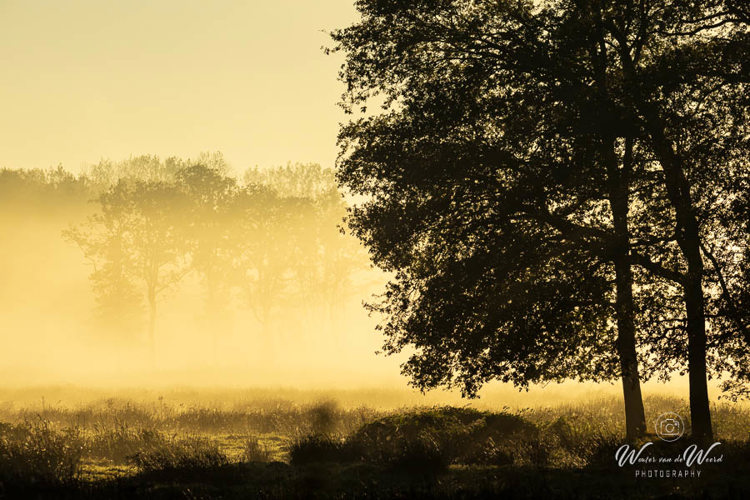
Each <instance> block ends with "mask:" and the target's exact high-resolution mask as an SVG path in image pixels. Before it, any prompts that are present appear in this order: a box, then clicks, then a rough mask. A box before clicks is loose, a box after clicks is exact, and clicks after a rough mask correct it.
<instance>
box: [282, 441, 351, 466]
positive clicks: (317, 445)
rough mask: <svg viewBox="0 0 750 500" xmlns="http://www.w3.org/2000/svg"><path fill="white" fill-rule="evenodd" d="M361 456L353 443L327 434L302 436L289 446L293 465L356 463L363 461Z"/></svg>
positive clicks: (290, 459)
mask: <svg viewBox="0 0 750 500" xmlns="http://www.w3.org/2000/svg"><path fill="white" fill-rule="evenodd" d="M361 455H362V454H361V452H360V450H359V449H358V448H357V447H355V446H354V445H353V444H352V443H349V442H347V441H346V440H342V439H338V438H335V437H333V436H329V435H325V434H310V435H307V436H302V437H300V438H297V439H295V440H294V441H293V442H292V444H291V445H290V446H289V461H290V462H291V463H292V464H293V465H302V464H309V463H321V462H354V461H357V460H359V459H361Z"/></svg>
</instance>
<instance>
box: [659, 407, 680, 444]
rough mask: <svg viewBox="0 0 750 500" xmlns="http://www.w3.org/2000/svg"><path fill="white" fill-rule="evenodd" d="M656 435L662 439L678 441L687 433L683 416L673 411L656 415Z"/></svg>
mask: <svg viewBox="0 0 750 500" xmlns="http://www.w3.org/2000/svg"><path fill="white" fill-rule="evenodd" d="M654 423H655V425H656V435H657V436H659V438H660V439H661V440H662V441H668V442H672V441H677V440H678V439H680V438H681V437H682V435H683V434H685V423H684V422H683V421H682V417H680V416H679V415H678V414H676V413H675V412H673V411H668V412H666V413H662V414H661V415H659V416H658V417H656V421H655V422H654Z"/></svg>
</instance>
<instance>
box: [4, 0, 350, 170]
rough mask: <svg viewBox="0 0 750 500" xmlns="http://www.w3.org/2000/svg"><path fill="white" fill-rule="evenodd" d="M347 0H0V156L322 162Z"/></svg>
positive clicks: (24, 161) (327, 152)
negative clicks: (335, 45)
mask: <svg viewBox="0 0 750 500" xmlns="http://www.w3.org/2000/svg"><path fill="white" fill-rule="evenodd" d="M352 4H353V0H264V1H251V0H246V1H241V0H210V1H209V0H204V1H193V0H149V1H145V0H119V1H113V0H66V1H59V0H51V1H41V0H0V66H1V67H2V70H1V71H0V167H12V168H15V167H22V168H30V167H42V168H46V167H49V166H53V165H56V164H57V163H58V162H62V163H63V165H64V166H65V167H66V168H68V169H71V170H74V171H77V170H78V169H79V168H80V167H81V166H82V165H83V164H86V163H94V162H96V161H98V160H99V159H100V158H111V159H121V158H124V157H127V156H129V155H131V154H145V153H150V154H157V155H159V156H169V155H177V156H183V157H189V156H194V155H197V153H199V152H200V151H209V150H210V151H215V150H221V151H222V152H223V153H224V155H225V157H226V158H227V160H228V161H229V162H230V163H231V164H232V166H233V167H235V168H236V169H238V170H244V169H245V168H246V167H248V166H254V165H260V166H269V165H277V164H284V163H286V162H287V161H303V162H308V161H311V162H319V163H321V164H324V165H326V166H330V165H332V163H333V161H334V159H335V157H336V151H337V150H336V146H335V140H336V133H337V129H338V122H339V121H342V120H344V119H345V117H344V115H343V112H342V111H341V110H340V109H339V108H338V107H337V106H336V102H337V101H338V97H339V95H340V93H341V90H342V85H341V84H340V83H339V82H338V81H337V79H336V76H337V70H338V67H339V65H340V64H341V58H340V57H334V56H325V55H324V54H323V52H322V51H321V46H322V45H329V44H330V43H329V41H328V40H329V39H328V36H327V35H326V34H325V33H324V32H323V31H324V30H331V29H334V28H337V27H343V26H345V25H348V24H350V23H351V22H352V21H354V20H355V19H356V12H355V10H354V8H353V5H352Z"/></svg>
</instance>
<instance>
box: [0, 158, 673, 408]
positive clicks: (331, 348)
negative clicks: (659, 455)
mask: <svg viewBox="0 0 750 500" xmlns="http://www.w3.org/2000/svg"><path fill="white" fill-rule="evenodd" d="M0 207H1V208H2V212H0V228H2V234H3V235H4V238H3V240H2V242H1V243H0V276H2V282H1V283H2V286H0V315H1V316H2V318H3V320H2V322H0V339H1V340H0V341H1V342H2V346H3V349H2V350H1V351H0V373H1V374H2V381H3V386H5V387H6V388H8V387H31V386H36V387H45V389H43V390H42V389H38V390H36V392H35V390H33V389H32V390H31V392H30V393H28V394H29V395H28V397H26V396H24V395H23V394H21V393H17V394H15V395H14V397H13V399H14V400H16V399H19V398H20V399H24V398H25V399H28V398H31V400H37V399H38V395H39V394H42V395H43V394H50V393H53V392H54V391H55V390H56V389H50V386H58V387H60V386H62V387H66V386H77V387H89V388H96V387H98V388H101V389H105V388H106V389H107V390H110V391H111V390H113V389H114V388H121V389H122V390H125V389H124V388H138V390H139V391H141V392H139V394H140V395H141V396H143V397H148V394H146V395H144V393H143V392H142V391H143V390H150V389H154V390H157V391H158V390H161V389H158V388H164V387H198V386H200V387H206V388H216V387H235V388H248V387H252V388H256V390H267V391H271V392H273V393H278V392H279V391H280V390H281V389H269V388H274V387H277V388H284V389H283V390H285V391H295V390H301V391H307V392H304V396H301V395H300V394H302V393H300V394H297V395H296V396H295V395H293V394H291V395H290V394H287V396H288V397H289V399H299V398H302V399H310V400H312V399H316V398H324V399H325V398H330V397H332V398H334V399H337V400H341V401H348V400H352V398H354V399H353V400H357V401H359V402H360V403H362V404H365V403H367V402H368V401H370V403H369V404H383V405H386V406H398V405H400V404H430V403H437V402H453V403H459V402H460V395H459V394H458V393H452V392H450V393H449V392H444V391H436V392H434V393H431V394H428V395H426V396H424V395H420V394H419V393H418V392H416V391H413V390H410V389H407V387H406V382H407V381H406V379H405V378H403V377H402V376H401V375H399V363H400V361H401V360H400V359H399V358H398V357H385V356H378V355H376V354H375V353H376V351H377V350H378V349H379V347H380V344H381V338H380V336H379V335H378V333H377V332H376V330H375V326H376V324H377V322H378V318H377V317H370V316H369V314H368V311H367V310H366V309H365V308H364V307H363V302H365V301H367V300H369V299H371V297H372V295H373V294H374V293H378V292H380V291H381V290H382V285H383V283H384V282H385V277H384V274H383V273H381V272H380V271H377V270H375V269H373V268H372V267H371V266H370V265H369V259H368V256H367V252H366V251H365V250H364V248H363V247H362V246H361V245H360V244H359V242H358V241H357V240H356V238H354V236H352V235H350V234H345V233H344V231H342V229H341V227H342V219H343V217H344V216H345V214H346V206H345V200H344V199H343V197H342V196H341V195H340V193H339V192H338V190H337V187H336V184H335V179H334V176H333V172H332V171H331V170H330V169H324V168H321V167H320V166H318V165H300V164H296V165H288V166H286V167H280V168H276V169H269V170H258V169H251V170H248V171H247V172H245V173H244V175H243V176H242V178H237V177H235V176H233V175H232V174H231V173H230V169H229V167H228V165H227V164H226V163H225V162H224V160H223V158H222V156H221V155H220V154H210V155H209V154H205V155H201V157H199V158H198V159H194V160H182V159H179V158H168V159H165V160H161V159H159V158H157V157H153V156H140V157H132V158H130V159H127V160H123V161H120V162H110V161H102V162H100V163H98V164H96V165H92V166H91V167H89V168H88V169H86V171H85V172H84V173H82V174H80V175H78V176H75V175H73V174H71V173H69V172H67V171H65V170H64V169H62V168H58V169H55V170H48V171H42V170H33V171H29V170H7V169H6V170H2V171H0ZM647 387H650V390H652V392H653V391H656V392H672V391H673V390H674V391H676V393H677V394H678V395H683V394H682V393H683V392H684V389H685V386H684V383H683V382H681V381H677V382H676V383H672V384H671V385H670V386H669V387H666V386H662V385H655V384H649V386H647ZM155 388H156V389H155ZM258 388H262V389H258ZM362 388H370V389H373V388H379V389H378V390H380V389H382V388H387V389H388V391H390V392H388V391H386V393H383V394H380V395H376V394H374V393H371V392H368V391H364V392H363V391H362ZM238 390H239V389H238ZM337 390H338V391H344V392H339V393H337V392H335V391H337ZM352 390H354V391H355V392H353V393H352V392H350V393H347V392H346V391H352ZM71 391H72V389H71V390H69V391H68V394H75V396H71V397H73V399H80V394H81V393H80V392H76V391H73V392H71ZM316 391H323V392H316ZM331 391H334V392H331ZM592 391H594V392H595V393H596V394H603V393H606V394H609V395H611V394H616V393H617V392H618V391H619V386H617V385H610V384H604V385H601V386H599V385H596V384H583V385H581V384H574V383H567V384H564V385H562V386H552V387H547V388H541V387H532V389H531V392H530V393H525V392H522V393H519V392H518V391H517V390H515V389H513V388H511V387H507V386H503V385H502V384H490V385H489V386H488V387H487V389H486V390H483V391H482V392H481V394H482V395H483V396H484V400H483V401H486V402H487V404H505V402H508V401H516V402H518V404H522V403H523V402H524V401H529V402H530V401H534V400H535V398H541V399H539V401H550V400H552V399H555V398H558V399H559V400H560V401H562V400H563V399H565V398H569V397H570V396H571V395H572V394H573V393H575V394H578V395H587V396H590V395H591V394H592ZM37 393H38V394H37ZM211 394H215V392H211ZM152 396H153V395H152ZM48 397H49V396H48ZM90 397H91V398H94V395H91V396H90ZM102 397H103V396H102ZM139 397H140V396H139ZM360 400H361V401H360ZM376 400H377V401H381V402H380V403H376V402H375V401H376Z"/></svg>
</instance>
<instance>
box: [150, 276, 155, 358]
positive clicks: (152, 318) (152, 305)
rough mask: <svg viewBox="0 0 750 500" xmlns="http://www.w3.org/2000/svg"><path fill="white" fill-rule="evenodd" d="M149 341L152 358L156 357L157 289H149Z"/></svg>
mask: <svg viewBox="0 0 750 500" xmlns="http://www.w3.org/2000/svg"><path fill="white" fill-rule="evenodd" d="M148 341H149V344H150V347H151V358H152V360H155V359H156V357H155V356H156V290H154V289H153V288H149V290H148Z"/></svg>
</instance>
